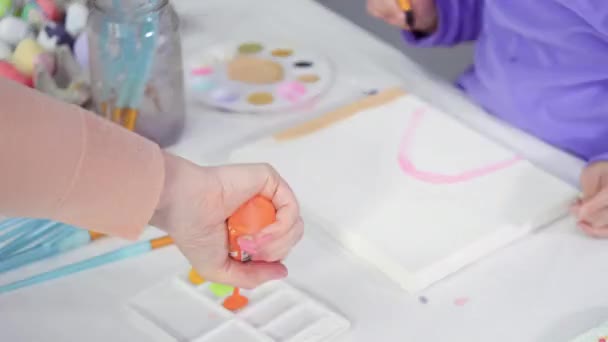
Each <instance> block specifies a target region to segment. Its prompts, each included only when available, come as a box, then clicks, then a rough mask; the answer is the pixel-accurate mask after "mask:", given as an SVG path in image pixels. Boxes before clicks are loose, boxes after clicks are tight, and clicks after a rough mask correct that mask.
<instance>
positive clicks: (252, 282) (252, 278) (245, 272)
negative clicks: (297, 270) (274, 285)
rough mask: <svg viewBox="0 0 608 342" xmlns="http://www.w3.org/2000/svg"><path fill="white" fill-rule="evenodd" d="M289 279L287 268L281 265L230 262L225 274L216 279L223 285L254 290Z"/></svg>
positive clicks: (277, 263) (276, 263)
mask: <svg viewBox="0 0 608 342" xmlns="http://www.w3.org/2000/svg"><path fill="white" fill-rule="evenodd" d="M285 277H287V268H286V267H285V266H284V265H283V264H281V263H279V262H275V263H268V262H248V263H242V262H238V261H234V260H229V261H228V265H227V267H226V269H225V272H223V273H222V274H218V275H217V276H216V277H214V279H215V280H216V281H217V282H219V283H222V284H230V285H233V286H236V287H241V288H244V289H253V288H255V287H257V286H259V285H262V284H263V283H265V282H268V281H271V280H278V279H283V278H285Z"/></svg>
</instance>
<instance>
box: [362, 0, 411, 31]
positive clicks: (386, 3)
mask: <svg viewBox="0 0 608 342" xmlns="http://www.w3.org/2000/svg"><path fill="white" fill-rule="evenodd" d="M367 12H368V13H369V14H370V15H372V16H374V17H376V18H378V19H381V20H384V21H385V22H386V23H388V24H391V25H394V26H398V27H403V26H404V22H405V14H404V13H403V11H401V9H400V8H399V6H398V5H397V1H396V0H375V1H374V0H370V1H368V2H367Z"/></svg>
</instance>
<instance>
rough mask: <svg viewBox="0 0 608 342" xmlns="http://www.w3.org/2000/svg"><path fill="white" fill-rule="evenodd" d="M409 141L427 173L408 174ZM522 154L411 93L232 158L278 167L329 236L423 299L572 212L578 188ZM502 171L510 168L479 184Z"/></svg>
mask: <svg viewBox="0 0 608 342" xmlns="http://www.w3.org/2000/svg"><path fill="white" fill-rule="evenodd" d="M416 120H418V121H416ZM416 122H417V126H416ZM413 124H414V125H413ZM412 127H413V128H412ZM408 130H410V132H407V134H406V131H408ZM406 136H407V138H406ZM404 138H405V139H409V142H408V148H407V157H408V158H405V159H408V160H410V161H411V162H412V164H413V165H414V166H415V168H416V169H417V170H418V171H421V174H412V173H411V172H410V173H406V172H404V170H403V165H402V163H401V162H400V160H402V159H403V158H401V159H400V155H403V153H401V152H403V151H401V149H402V146H403V144H404ZM515 158H517V156H515V155H514V153H513V152H511V151H509V150H508V149H506V148H503V147H502V146H499V145H498V144H496V143H494V142H492V141H491V140H490V139H488V138H486V137H484V136H483V135H481V134H478V133H477V132H475V131H473V130H471V129H469V128H468V127H466V126H464V125H463V124H461V123H460V122H458V121H457V120H455V119H454V118H452V117H450V116H448V115H446V114H445V113H442V112H440V111H438V110H436V109H434V108H433V107H432V106H430V105H429V104H427V103H425V102H423V101H422V100H420V99H418V98H416V97H414V96H412V95H407V96H402V97H400V98H397V99H396V100H393V101H391V102H388V103H386V104H383V105H381V106H378V107H375V108H372V109H367V110H364V111H361V112H359V113H357V114H355V115H354V116H351V117H349V118H347V119H344V120H341V121H338V122H335V123H333V124H332V125H331V126H328V127H325V128H323V129H320V130H317V131H315V132H313V133H311V134H308V135H305V136H302V137H299V138H296V139H293V140H283V141H278V140H277V139H275V138H274V137H268V138H264V139H261V140H259V141H257V142H254V143H252V144H249V145H247V146H245V147H243V148H240V149H238V150H235V151H233V153H232V154H231V157H230V161H231V162H268V163H270V164H272V165H273V166H274V167H276V168H277V170H278V171H279V172H280V173H281V174H282V175H283V176H284V177H285V178H286V179H287V181H288V182H289V184H290V185H291V186H292V187H293V189H294V191H295V192H296V195H297V196H298V198H299V200H300V202H301V204H302V207H303V208H304V209H305V211H306V212H309V213H311V215H312V216H314V219H316V220H319V221H321V223H323V224H322V225H323V226H324V227H325V229H326V230H327V232H328V233H330V234H331V235H332V236H333V237H335V238H336V239H337V240H338V241H339V242H341V243H342V244H343V245H344V246H346V247H347V248H349V249H350V250H351V251H352V252H354V253H355V254H357V255H358V256H360V257H361V258H363V259H365V260H366V261H368V262H370V263H372V264H373V265H374V266H376V267H377V268H379V269H380V270H382V271H383V272H384V273H386V274H387V275H388V276H390V277H391V278H392V279H394V280H395V281H396V282H398V283H399V284H400V285H401V286H402V287H403V288H405V289H406V290H410V291H416V290H420V289H423V288H425V287H427V286H429V285H431V284H432V283H434V282H436V281H437V280H440V279H441V278H443V277H445V276H447V275H449V274H450V273H452V272H454V271H456V270H458V269H460V268H462V267H463V266H466V265H467V264H469V263H471V262H474V261H475V260H477V259H479V258H480V257H482V256H484V255H486V254H488V253H489V252H492V251H494V250H496V249H498V248H500V247H502V246H504V245H506V244H508V243H510V242H512V241H513V240H515V239H517V238H519V237H522V236H524V235H526V234H528V233H529V232H531V231H532V230H533V229H535V228H538V227H540V226H542V225H543V224H546V223H548V222H549V221H552V220H554V219H557V218H559V217H560V216H562V215H564V214H565V213H566V209H567V204H568V203H569V202H571V201H572V200H573V198H574V197H575V196H576V190H575V189H573V188H572V187H570V186H569V185H567V184H566V183H564V182H562V181H560V180H558V179H557V178H554V177H553V176H551V175H549V174H547V173H545V172H543V171H542V170H540V169H538V168H536V167H535V166H533V165H532V164H531V163H529V162H527V161H525V160H515ZM493 164H504V165H502V168H501V167H500V165H499V167H497V170H489V171H490V172H489V173H488V174H485V175H482V176H475V174H476V172H478V171H479V170H480V169H482V171H483V169H484V168H487V167H488V166H491V165H493ZM486 171H488V170H486ZM425 172H427V173H428V172H430V173H432V174H442V175H444V176H445V177H441V176H437V175H431V176H429V177H427V176H428V175H427V174H426V173H425ZM427 178H430V180H429V179H427ZM452 178H455V179H456V180H457V181H454V179H452ZM458 179H460V180H458ZM442 182H443V183H442ZM446 182H447V183H446Z"/></svg>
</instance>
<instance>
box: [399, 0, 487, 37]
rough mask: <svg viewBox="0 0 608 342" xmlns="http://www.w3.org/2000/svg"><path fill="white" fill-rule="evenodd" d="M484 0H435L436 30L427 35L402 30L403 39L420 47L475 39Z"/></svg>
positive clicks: (479, 27)
mask: <svg viewBox="0 0 608 342" xmlns="http://www.w3.org/2000/svg"><path fill="white" fill-rule="evenodd" d="M484 2H485V0H435V3H436V7H437V20H438V26H437V30H436V31H435V32H434V33H433V34H431V35H428V36H422V37H421V36H420V35H417V34H413V33H411V32H409V31H403V36H404V38H405V41H406V42H408V43H410V44H412V45H416V46H420V47H430V46H441V45H443V46H451V45H455V44H458V43H461V42H465V41H471V40H475V39H477V37H478V36H479V31H480V30H481V27H482V12H483V4H484Z"/></svg>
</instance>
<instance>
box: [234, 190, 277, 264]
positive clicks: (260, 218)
mask: <svg viewBox="0 0 608 342" xmlns="http://www.w3.org/2000/svg"><path fill="white" fill-rule="evenodd" d="M275 221H276V209H275V207H274V205H273V204H272V202H271V201H270V200H268V199H266V198H264V197H262V196H256V197H254V198H252V199H251V200H249V201H247V202H246V203H245V204H243V205H242V206H241V207H240V208H239V209H237V210H236V212H235V213H234V214H233V215H232V216H230V218H228V241H229V248H230V256H231V257H232V258H233V259H235V260H237V261H241V262H248V261H251V255H250V254H249V253H247V251H244V250H243V249H242V248H241V246H240V245H239V243H238V240H239V238H247V237H251V236H253V235H255V234H257V233H258V232H260V231H261V230H262V229H264V228H265V227H267V226H269V225H271V224H272V223H274V222H275Z"/></svg>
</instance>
